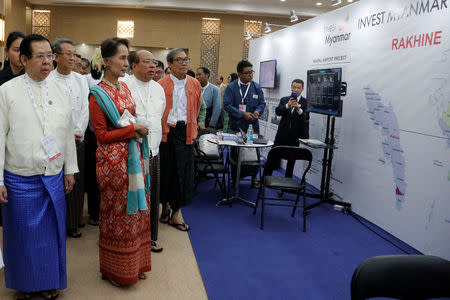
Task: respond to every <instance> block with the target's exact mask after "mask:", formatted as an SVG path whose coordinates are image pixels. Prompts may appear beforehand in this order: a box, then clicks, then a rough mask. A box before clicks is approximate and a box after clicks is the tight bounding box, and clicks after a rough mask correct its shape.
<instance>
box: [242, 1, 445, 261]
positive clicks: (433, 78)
mask: <svg viewBox="0 0 450 300" xmlns="http://www.w3.org/2000/svg"><path fill="white" fill-rule="evenodd" d="M448 6H450V2H449V3H447V1H445V0H434V1H433V0H361V1H359V2H356V3H354V4H351V5H348V6H346V7H343V8H341V9H338V10H335V11H332V12H330V13H327V14H324V15H321V16H319V17H316V18H313V19H310V20H308V21H305V22H302V23H299V24H296V25H293V26H291V27H289V28H286V29H282V30H279V31H277V32H274V33H271V34H269V35H266V36H264V37H262V38H258V39H256V40H253V41H251V43H250V52H249V61H250V62H252V63H253V65H254V66H255V71H256V74H255V78H258V74H259V69H258V68H259V62H260V61H265V60H268V59H277V79H279V83H278V88H276V89H271V90H269V89H265V90H264V92H265V100H266V103H267V107H266V112H265V113H264V115H263V120H261V132H262V133H265V135H266V137H268V138H271V139H273V138H274V137H275V133H276V129H277V124H278V122H279V117H277V116H275V107H276V106H277V105H278V103H279V100H280V98H281V97H283V96H288V95H290V84H291V81H292V80H293V79H295V78H300V79H303V80H304V81H305V83H306V85H307V81H306V78H307V71H308V70H314V69H325V68H342V81H345V82H347V84H348V87H347V96H346V97H342V100H343V110H344V113H343V115H342V118H336V130H335V137H336V143H337V146H338V149H337V150H336V151H335V157H334V160H333V166H332V179H331V190H332V191H333V192H334V193H335V198H336V200H343V201H346V202H350V203H351V204H352V209H353V210H354V211H355V212H356V213H358V214H359V215H361V216H363V217H364V218H366V219H368V220H370V221H371V222H373V223H374V224H376V225H378V226H380V227H381V228H383V229H385V230H386V231H388V232H390V233H391V234H393V235H394V236H396V237H398V238H400V239H401V240H403V241H405V242H406V243H408V244H410V245H411V246H413V247H415V248H416V249H418V250H419V251H422V252H423V253H425V254H432V255H438V256H441V257H444V258H447V259H450V84H449V80H450V38H449V33H450V7H448ZM305 88H307V87H305ZM305 91H306V89H305ZM303 96H306V94H305V92H303ZM325 124H326V116H323V115H320V114H314V113H311V124H310V137H311V138H314V139H323V137H324V135H325ZM313 155H314V162H313V166H312V168H311V171H310V174H309V175H308V181H309V182H310V183H312V184H313V185H315V186H316V187H319V185H320V175H321V173H320V171H321V159H322V153H321V151H320V150H313ZM302 169H303V166H296V169H295V172H296V174H297V175H299V174H300V171H301V170H302Z"/></svg>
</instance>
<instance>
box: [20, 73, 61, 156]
mask: <svg viewBox="0 0 450 300" xmlns="http://www.w3.org/2000/svg"><path fill="white" fill-rule="evenodd" d="M29 80H30V79H28V78H27V77H25V83H26V85H27V91H28V96H29V97H30V98H31V101H32V102H33V107H34V111H35V112H36V116H37V118H38V120H39V122H40V124H41V126H42V130H43V131H44V137H43V138H42V139H41V144H42V147H43V148H44V150H45V153H46V154H47V156H48V158H49V159H50V160H51V161H53V160H55V159H57V158H58V157H60V156H61V151H60V150H59V148H58V145H57V144H56V141H55V138H54V137H53V136H52V135H51V134H49V133H48V132H47V128H46V126H45V119H46V117H47V113H48V108H49V105H52V104H53V102H52V100H50V99H49V94H48V85H47V83H44V86H45V98H44V105H43V116H42V117H41V115H40V114H39V111H38V107H37V104H36V98H35V97H34V93H33V90H32V89H31V84H30V82H29Z"/></svg>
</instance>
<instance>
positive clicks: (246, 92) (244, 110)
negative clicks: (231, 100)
mask: <svg viewBox="0 0 450 300" xmlns="http://www.w3.org/2000/svg"><path fill="white" fill-rule="evenodd" d="M238 85H239V93H240V94H241V99H242V100H241V103H240V104H239V110H240V111H242V112H246V110H247V105H245V104H244V102H245V98H246V97H247V94H248V90H249V89H250V83H248V84H247V88H246V89H245V93H244V95H242V89H241V85H240V84H238Z"/></svg>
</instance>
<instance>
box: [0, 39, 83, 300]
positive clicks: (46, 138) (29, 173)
mask: <svg viewBox="0 0 450 300" xmlns="http://www.w3.org/2000/svg"><path fill="white" fill-rule="evenodd" d="M53 59H54V55H53V53H52V48H51V46H50V43H49V41H48V40H47V39H46V38H44V37H43V36H41V35H38V34H32V35H29V36H27V37H25V39H24V40H23V41H22V43H21V44H20V61H21V63H22V64H23V65H24V66H25V75H22V76H18V77H16V78H14V79H12V80H10V81H8V82H7V83H5V84H4V85H2V86H1V87H0V203H2V213H3V251H4V253H3V254H4V261H5V282H6V287H7V288H10V289H14V290H17V295H16V299H28V298H30V297H31V293H33V292H38V293H39V294H40V295H41V296H42V297H43V298H44V299H56V297H57V296H58V291H57V290H60V289H65V288H66V287H67V272H66V226H65V225H66V200H65V197H64V192H66V193H68V192H70V191H71V190H72V188H73V185H74V183H75V179H74V175H73V174H74V173H77V172H78V165H77V154H76V148H75V140H74V138H73V136H74V133H73V125H72V109H71V99H70V96H69V95H68V94H67V93H66V89H65V88H64V87H63V86H62V85H60V84H59V83H57V82H56V81H53V80H50V79H48V78H47V76H48V75H49V73H50V66H51V64H52V63H53Z"/></svg>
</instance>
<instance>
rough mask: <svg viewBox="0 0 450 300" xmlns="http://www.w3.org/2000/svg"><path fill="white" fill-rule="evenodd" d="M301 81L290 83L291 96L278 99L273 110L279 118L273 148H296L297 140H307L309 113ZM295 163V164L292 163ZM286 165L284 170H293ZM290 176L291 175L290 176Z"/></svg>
mask: <svg viewBox="0 0 450 300" xmlns="http://www.w3.org/2000/svg"><path fill="white" fill-rule="evenodd" d="M303 87H304V86H303V80H301V79H294V80H293V81H292V83H291V92H292V93H291V95H290V96H287V97H283V98H281V99H280V104H278V107H277V108H276V109H275V113H276V114H277V116H281V120H280V124H279V125H278V130H277V134H276V136H275V141H274V144H273V146H274V147H276V146H298V145H299V140H298V139H308V138H309V112H308V111H307V108H308V105H307V101H306V99H305V98H304V97H302V96H301V94H302V92H303ZM294 163H295V162H294ZM293 169H294V166H293V165H288V166H287V167H286V170H293ZM291 175H292V174H291Z"/></svg>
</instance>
